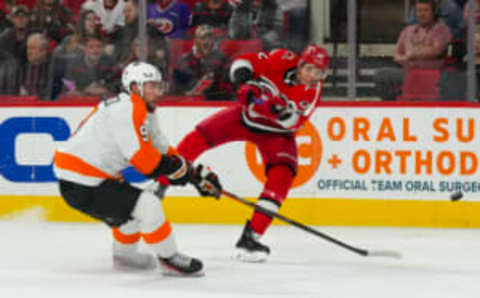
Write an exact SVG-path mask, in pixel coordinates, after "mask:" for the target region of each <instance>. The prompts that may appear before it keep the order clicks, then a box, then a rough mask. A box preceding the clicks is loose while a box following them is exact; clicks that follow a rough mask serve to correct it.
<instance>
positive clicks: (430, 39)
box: [374, 0, 480, 101]
mask: <svg viewBox="0 0 480 298" xmlns="http://www.w3.org/2000/svg"><path fill="white" fill-rule="evenodd" d="M467 2H468V1H467V0H438V1H437V0H415V1H414V5H413V8H412V12H411V14H410V17H409V23H410V24H409V25H408V26H407V27H406V28H405V29H404V30H403V31H402V32H401V33H400V34H399V38H398V41H397V44H396V47H395V52H394V53H393V60H394V61H395V62H396V63H397V64H398V67H397V68H393V67H388V68H381V69H379V70H377V72H376V74H375V77H374V81H375V86H376V89H377V94H378V96H379V97H380V98H381V99H382V100H426V101H433V100H466V92H465V90H466V81H467V73H466V71H465V70H466V54H467V52H466V42H467V30H468V26H467V24H468V17H469V13H470V9H469V5H468V3H467ZM477 2H478V7H479V8H480V0H479V1H477ZM475 14H476V17H475V20H476V23H477V24H480V9H478V8H477V11H476V13H475ZM472 29H473V30H474V32H475V33H474V34H475V42H476V50H475V51H476V57H478V59H477V62H476V63H477V65H478V66H479V67H477V81H478V82H479V83H480V26H479V25H476V27H475V28H472ZM478 86H479V88H477V95H476V99H477V100H478V99H479V98H480V92H479V91H480V84H479V85H478Z"/></svg>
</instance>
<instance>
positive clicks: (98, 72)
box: [63, 35, 115, 97]
mask: <svg viewBox="0 0 480 298" xmlns="http://www.w3.org/2000/svg"><path fill="white" fill-rule="evenodd" d="M82 49H83V51H82V53H81V54H77V55H75V56H73V57H71V58H70V59H69V60H68V61H67V68H66V72H65V77H64V78H63V83H64V90H65V91H66V92H67V93H68V94H73V95H86V96H90V95H91V96H102V97H105V96H109V95H110V94H111V91H110V90H109V87H112V86H113V84H114V83H115V82H113V75H112V74H113V73H114V62H113V60H112V59H111V58H110V57H109V56H107V55H105V53H104V42H103V40H102V38H101V37H100V36H98V35H93V36H87V37H86V39H85V41H84V42H83V47H82ZM112 91H113V90H112Z"/></svg>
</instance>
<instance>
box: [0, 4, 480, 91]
mask: <svg viewBox="0 0 480 298" xmlns="http://www.w3.org/2000/svg"><path fill="white" fill-rule="evenodd" d="M412 1H413V3H414V5H412V11H411V14H410V16H409V20H408V24H407V26H406V27H405V29H404V30H403V31H402V32H400V33H399V37H398V41H397V44H396V49H395V52H394V53H392V57H393V60H394V61H395V62H396V63H397V64H398V67H396V68H382V69H379V70H378V71H377V72H376V75H375V77H374V82H375V86H376V90H377V95H378V96H379V97H380V98H381V99H383V100H400V99H404V100H410V99H414V100H418V99H420V100H438V99H445V100H464V99H465V89H466V88H465V86H466V81H467V79H466V74H465V69H466V64H465V55H466V32H467V29H468V28H467V25H466V24H467V23H468V22H467V21H466V20H467V18H468V15H469V14H470V9H469V6H468V4H467V2H468V1H466V0H412ZM478 2H479V7H480V0H479V1H478ZM475 14H476V20H477V23H480V9H479V10H477V11H476V12H475ZM139 15H140V7H139V2H138V0H77V1H74V0H4V1H2V2H0V95H25V96H37V97H38V98H40V99H41V100H57V99H59V98H60V99H61V98H62V97H68V96H98V97H100V98H105V97H108V96H110V95H111V94H115V93H117V92H118V91H119V89H120V82H119V81H120V74H121V72H122V70H123V68H124V67H125V66H126V65H127V64H128V63H130V62H133V61H137V60H139V59H141V49H142V48H143V47H142V45H143V43H142V40H140V39H139V26H138V24H139ZM145 15H146V24H145V26H146V33H147V36H148V38H147V41H146V49H145V51H146V53H145V56H146V60H147V61H148V62H149V63H152V64H154V65H156V66H157V67H158V68H159V69H160V70H161V72H162V74H163V75H164V77H165V78H166V80H167V84H168V92H169V93H170V94H172V95H179V96H189V97H198V98H201V99H206V100H229V99H234V92H233V86H232V85H231V84H230V82H229V78H228V76H227V74H228V68H229V65H230V63H231V61H232V59H233V58H234V57H235V56H236V55H238V54H242V53H245V52H254V51H260V50H270V49H273V48H277V47H287V48H290V49H292V50H294V51H299V50H300V49H302V48H303V46H304V45H305V44H306V43H307V42H308V40H309V34H308V31H309V26H310V25H309V22H308V11H307V7H295V8H294V9H291V10H289V11H288V12H285V11H283V10H282V9H281V7H280V5H279V3H278V2H277V0H148V1H147V7H146V11H145ZM292 17H293V18H294V19H293V20H290V18H292ZM288 20H290V22H289V21H288ZM291 23H293V25H292V24H291ZM475 30H476V33H477V34H476V38H478V42H477V49H478V53H479V54H478V59H477V64H478V65H479V67H478V71H477V73H479V75H478V76H477V77H479V78H480V27H478V28H476V29H475ZM419 82H421V84H420V83H419ZM479 83H480V80H479ZM418 86H421V87H423V89H422V90H419V89H415V88H418ZM477 89H479V90H480V88H477ZM479 94H480V92H479ZM477 97H478V96H477Z"/></svg>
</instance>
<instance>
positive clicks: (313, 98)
mask: <svg viewBox="0 0 480 298" xmlns="http://www.w3.org/2000/svg"><path fill="white" fill-rule="evenodd" d="M299 59H300V58H299V56H298V55H297V54H295V53H294V52H292V51H289V50H286V49H277V50H273V51H271V52H269V53H266V52H260V53H258V54H246V55H242V56H239V57H238V58H237V59H235V61H234V62H233V63H232V67H231V74H232V76H233V73H234V72H235V70H237V69H238V68H241V67H246V68H248V69H250V70H251V71H252V73H253V79H254V80H255V81H256V83H258V85H259V86H260V88H261V90H262V94H263V95H262V96H261V98H259V99H255V100H253V101H251V102H249V103H244V106H243V110H242V118H243V121H244V123H245V124H246V125H248V126H250V127H252V128H256V129H260V130H263V131H270V132H279V133H295V132H296V131H297V130H298V129H300V128H301V127H302V125H303V124H304V123H305V121H307V120H308V119H309V118H310V116H311V115H312V114H313V111H314V110H315V106H316V105H317V103H318V102H319V101H320V98H321V95H322V86H323V83H322V82H320V83H318V84H317V85H315V86H306V85H301V84H297V83H296V82H295V76H296V70H297V64H298V61H299ZM273 105H276V106H279V107H282V108H283V109H282V110H283V111H282V115H283V117H279V115H278V114H277V113H273V112H272V106H273Z"/></svg>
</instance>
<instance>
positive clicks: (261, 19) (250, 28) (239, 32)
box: [229, 0, 283, 50]
mask: <svg viewBox="0 0 480 298" xmlns="http://www.w3.org/2000/svg"><path fill="white" fill-rule="evenodd" d="M282 28H283V12H282V10H281V9H280V7H279V6H278V4H277V2H276V0H242V1H241V2H240V3H239V4H238V5H237V6H236V7H235V9H234V10H233V14H232V17H231V18H230V24H229V31H230V37H231V38H232V39H253V38H259V39H261V40H262V42H263V46H264V49H265V50H271V49H273V48H278V47H281V46H282V40H281V37H282Z"/></svg>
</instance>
